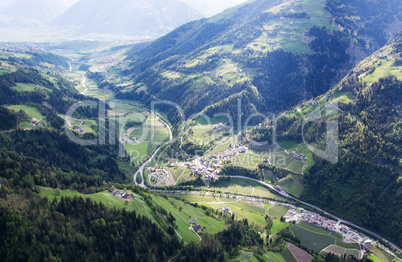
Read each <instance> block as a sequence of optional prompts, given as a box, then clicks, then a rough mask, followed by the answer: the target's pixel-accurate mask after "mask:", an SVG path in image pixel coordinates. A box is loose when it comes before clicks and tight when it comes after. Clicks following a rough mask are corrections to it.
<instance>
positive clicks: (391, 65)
mask: <svg viewBox="0 0 402 262" xmlns="http://www.w3.org/2000/svg"><path fill="white" fill-rule="evenodd" d="M327 100H328V101H330V103H333V104H335V103H336V104H337V107H338V110H335V111H336V113H334V112H332V113H330V114H329V115H323V116H322V117H319V118H316V119H315V121H312V122H308V123H306V122H305V120H306V119H308V118H309V117H310V116H311V115H313V114H316V113H317V112H320V111H324V112H325V106H326V103H328V101H327ZM401 106H402V37H401V36H397V37H395V38H394V39H392V40H391V41H390V43H389V44H387V45H386V46H385V47H383V48H381V49H379V50H378V51H376V52H375V53H374V54H373V55H371V56H369V57H367V58H366V59H364V60H363V61H362V62H361V63H360V64H359V65H357V66H356V67H355V68H354V69H353V70H352V71H350V72H349V73H348V75H347V76H346V77H345V78H344V79H343V80H342V81H341V82H340V83H339V84H338V85H336V86H335V87H334V88H333V89H331V90H330V91H329V92H328V93H326V94H325V96H320V97H317V98H315V99H313V100H310V101H308V102H305V103H303V104H301V105H299V106H298V107H297V108H293V109H292V110H290V111H287V112H286V113H284V114H283V115H282V116H281V117H279V118H278V119H277V121H276V122H277V130H276V132H277V134H278V137H277V139H278V141H282V142H283V143H284V144H285V142H286V144H288V145H289V144H293V145H296V146H295V147H293V148H287V149H288V150H296V151H298V152H309V150H308V149H307V148H306V144H307V143H308V144H309V145H314V147H316V148H319V149H320V150H325V149H326V147H327V143H328V142H327V141H328V140H327V131H326V125H327V123H329V121H336V122H337V126H338V128H339V135H338V138H339V143H338V146H337V147H339V149H338V150H339V154H338V156H337V157H338V161H335V162H336V163H335V162H334V163H330V162H328V161H326V160H324V159H323V158H322V157H319V156H318V155H316V154H311V156H310V157H309V160H308V162H309V163H310V162H311V165H310V164H308V166H307V167H306V170H305V171H306V172H305V174H304V177H303V179H304V183H303V186H304V191H303V193H302V195H301V197H302V199H304V200H305V201H308V202H310V203H315V204H317V205H319V206H321V207H323V208H325V209H326V210H328V211H330V212H333V213H335V214H338V215H340V216H342V217H343V218H345V219H350V220H351V221H354V222H355V223H357V224H359V225H362V226H365V227H367V228H370V229H372V230H374V231H376V232H380V233H381V234H382V235H384V236H387V237H389V238H390V239H391V240H393V241H395V244H396V245H399V246H401V245H402V242H401V239H402V237H401V236H402V226H401V224H400V223H399V222H398V221H401V218H402V213H401V210H402V194H401V190H402V173H401V163H402V162H401V156H402V151H401V144H402V135H401V134H402V120H401V115H402V111H401ZM331 110H333V109H331ZM313 112H316V113H313ZM273 128H274V127H273V126H272V125H271V124H269V123H267V124H265V128H257V129H255V130H254V131H252V132H251V133H250V137H249V139H246V141H252V140H254V141H260V142H262V141H267V140H269V138H270V137H272V133H273V132H274V129H273ZM246 141H244V142H245V143H247V142H246ZM303 141H305V142H303ZM271 142H272V141H271Z"/></svg>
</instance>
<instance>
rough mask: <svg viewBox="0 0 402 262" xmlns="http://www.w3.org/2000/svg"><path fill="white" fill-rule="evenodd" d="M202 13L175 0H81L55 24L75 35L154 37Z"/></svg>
mask: <svg viewBox="0 0 402 262" xmlns="http://www.w3.org/2000/svg"><path fill="white" fill-rule="evenodd" d="M201 17H202V15H201V14H200V13H198V12H196V11H195V10H193V9H192V8H190V7H189V6H188V5H186V4H184V3H181V2H178V1H176V0H174V1H169V3H167V2H166V1H161V0H152V1H144V0H130V1H127V0H119V1H113V2H111V1H106V0H102V1H99V0H82V1H80V2H78V3H77V4H75V5H74V6H72V7H71V8H70V9H68V10H67V11H65V12H64V13H63V14H61V15H60V16H59V17H57V18H56V19H55V20H54V21H52V23H51V25H52V26H57V27H58V28H61V29H63V30H64V29H69V30H71V32H72V34H73V35H74V36H82V35H89V34H92V35H96V34H99V35H127V36H131V37H137V38H155V37H158V36H161V35H164V34H166V33H168V32H170V31H172V30H173V29H175V28H177V27H178V26H180V25H182V24H184V23H187V22H189V21H192V20H195V19H199V18H201Z"/></svg>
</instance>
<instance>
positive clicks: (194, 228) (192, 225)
mask: <svg viewBox="0 0 402 262" xmlns="http://www.w3.org/2000/svg"><path fill="white" fill-rule="evenodd" d="M188 222H189V223H190V225H191V227H192V228H193V230H194V231H195V232H197V234H199V235H201V234H202V232H203V230H202V227H201V226H200V225H198V224H196V223H195V219H193V218H192V219H190V220H189V221H188Z"/></svg>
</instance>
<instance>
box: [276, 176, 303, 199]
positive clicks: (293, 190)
mask: <svg viewBox="0 0 402 262" xmlns="http://www.w3.org/2000/svg"><path fill="white" fill-rule="evenodd" d="M277 184H278V185H280V186H281V187H282V189H283V190H285V191H286V192H288V193H289V194H292V195H294V196H295V197H300V195H301V193H302V192H303V188H304V186H303V177H302V176H300V175H294V174H289V175H288V176H287V177H285V178H282V179H280V180H278V182H277Z"/></svg>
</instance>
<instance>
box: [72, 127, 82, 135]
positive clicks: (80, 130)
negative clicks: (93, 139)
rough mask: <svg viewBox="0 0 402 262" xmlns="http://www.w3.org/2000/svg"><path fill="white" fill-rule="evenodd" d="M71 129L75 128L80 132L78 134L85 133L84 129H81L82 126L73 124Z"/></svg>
mask: <svg viewBox="0 0 402 262" xmlns="http://www.w3.org/2000/svg"><path fill="white" fill-rule="evenodd" d="M73 130H77V131H78V132H80V134H85V130H84V129H82V127H79V126H75V127H73Z"/></svg>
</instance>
